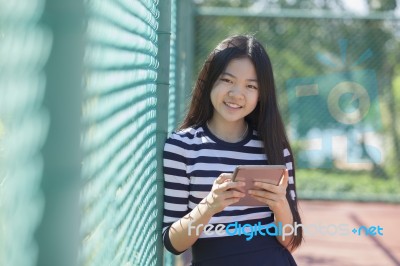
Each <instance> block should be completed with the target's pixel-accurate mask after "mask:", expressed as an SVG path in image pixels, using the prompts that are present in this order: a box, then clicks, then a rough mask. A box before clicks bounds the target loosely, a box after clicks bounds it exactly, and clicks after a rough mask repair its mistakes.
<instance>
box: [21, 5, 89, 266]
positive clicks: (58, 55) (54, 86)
mask: <svg viewBox="0 0 400 266" xmlns="http://www.w3.org/2000/svg"><path fill="white" fill-rule="evenodd" d="M83 13H84V12H83V3H82V1H79V0H69V1H63V0H47V1H46V3H45V9H44V14H43V23H44V24H45V25H46V26H48V27H49V28H50V29H51V30H52V33H53V41H52V50H51V52H50V57H49V60H48V61H47V64H46V66H45V76H46V78H47V80H46V90H45V94H44V106H45V108H46V109H47V110H48V111H49V114H50V127H49V131H48V135H47V139H46V142H45V144H44V146H43V162H44V164H43V179H42V184H41V188H42V191H43V195H44V199H45V207H44V213H43V217H42V221H41V223H40V225H39V227H38V229H37V232H36V239H37V242H38V247H39V256H38V261H37V265H40V266H54V265H57V266H73V265H76V264H77V254H78V248H79V215H78V214H79V204H78V200H79V190H80V174H81V173H80V172H81V152H80V138H81V135H80V134H81V122H80V121H81V101H82V99H81V93H82V85H81V84H82V82H81V81H82V79H81V73H82V58H83V49H84V44H83ZM26 134H29V132H26ZM21 255H23V254H21Z"/></svg>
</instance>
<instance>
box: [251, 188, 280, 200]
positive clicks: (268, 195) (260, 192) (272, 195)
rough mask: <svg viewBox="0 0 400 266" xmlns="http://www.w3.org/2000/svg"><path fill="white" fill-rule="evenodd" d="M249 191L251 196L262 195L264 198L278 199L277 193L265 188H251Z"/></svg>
mask: <svg viewBox="0 0 400 266" xmlns="http://www.w3.org/2000/svg"><path fill="white" fill-rule="evenodd" d="M248 193H249V194H250V195H251V196H254V197H260V198H263V199H270V200H272V201H276V200H277V198H278V197H277V194H275V193H272V192H268V191H263V190H249V191H248Z"/></svg>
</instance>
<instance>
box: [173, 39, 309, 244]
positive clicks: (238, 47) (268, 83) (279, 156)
mask: <svg viewBox="0 0 400 266" xmlns="http://www.w3.org/2000/svg"><path fill="white" fill-rule="evenodd" d="M245 57H247V58H249V59H250V60H251V61H252V62H253V64H254V67H255V69H256V74H257V81H258V87H259V101H258V103H257V106H256V108H255V109H254V110H253V111H252V112H251V113H250V114H249V115H247V116H246V117H245V120H246V121H247V123H249V124H250V125H251V127H252V128H254V129H256V130H257V133H258V135H259V137H260V139H261V140H262V141H263V144H264V151H265V154H266V156H267V158H268V162H269V163H270V164H285V157H284V154H283V150H284V149H288V150H289V152H290V156H291V159H292V162H293V163H294V159H293V153H292V150H291V148H290V144H289V140H288V137H287V134H286V130H285V127H284V124H283V121H282V118H281V115H280V112H279V109H278V103H277V99H276V92H275V81H274V75H273V71H272V64H271V61H270V59H269V56H268V54H267V52H266V51H265V49H264V47H263V46H262V44H261V43H260V42H259V41H257V40H256V39H255V38H254V36H251V35H235V36H232V37H229V38H227V39H225V40H223V41H222V42H221V43H220V44H219V45H218V46H217V47H216V48H215V49H214V50H213V51H212V52H211V53H210V55H209V56H208V58H207V60H206V61H205V63H204V65H203V66H202V68H201V70H200V73H199V76H198V79H197V81H196V84H195V86H194V89H193V92H192V100H191V103H190V106H189V111H188V113H187V115H186V117H185V118H184V120H183V122H182V124H181V125H180V129H184V128H187V127H190V126H201V125H204V124H205V123H206V121H207V120H209V119H211V117H212V115H213V110H214V108H213V105H212V103H211V97H210V94H211V90H212V88H213V85H214V83H215V82H216V80H217V79H218V77H219V76H220V75H221V73H222V72H223V71H224V70H225V69H226V67H227V65H228V64H229V62H231V61H232V60H233V59H238V58H245ZM293 167H294V165H293ZM293 178H294V168H293ZM286 197H287V199H288V202H289V205H290V209H291V211H292V215H293V220H294V222H296V223H297V224H301V218H300V214H299V212H298V204H297V197H295V199H292V197H291V196H290V193H289V189H288V191H287V193H286ZM297 229H298V231H297V235H294V237H293V238H292V241H291V243H290V247H291V248H292V249H294V248H296V247H298V246H300V244H301V242H302V239H303V234H302V230H301V227H298V228H297ZM299 229H300V230H299Z"/></svg>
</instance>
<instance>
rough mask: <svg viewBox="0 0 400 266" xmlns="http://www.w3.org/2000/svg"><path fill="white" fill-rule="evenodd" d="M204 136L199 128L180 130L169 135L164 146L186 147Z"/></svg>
mask: <svg viewBox="0 0 400 266" xmlns="http://www.w3.org/2000/svg"><path fill="white" fill-rule="evenodd" d="M203 136H204V130H203V128H202V127H201V126H196V127H188V128H185V129H180V130H177V131H174V132H172V133H170V134H169V136H168V138H167V140H166V145H175V146H181V147H182V146H183V147H184V146H187V145H193V144H196V143H197V142H198V140H199V139H201V138H202V137H203Z"/></svg>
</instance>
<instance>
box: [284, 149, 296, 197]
mask: <svg viewBox="0 0 400 266" xmlns="http://www.w3.org/2000/svg"><path fill="white" fill-rule="evenodd" d="M283 156H284V157H285V163H286V168H287V169H288V171H289V182H288V192H289V193H290V197H291V198H292V200H295V198H296V191H295V184H294V182H295V178H294V177H295V175H294V174H295V173H294V163H293V156H292V155H291V154H290V152H289V150H288V149H284V150H283Z"/></svg>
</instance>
